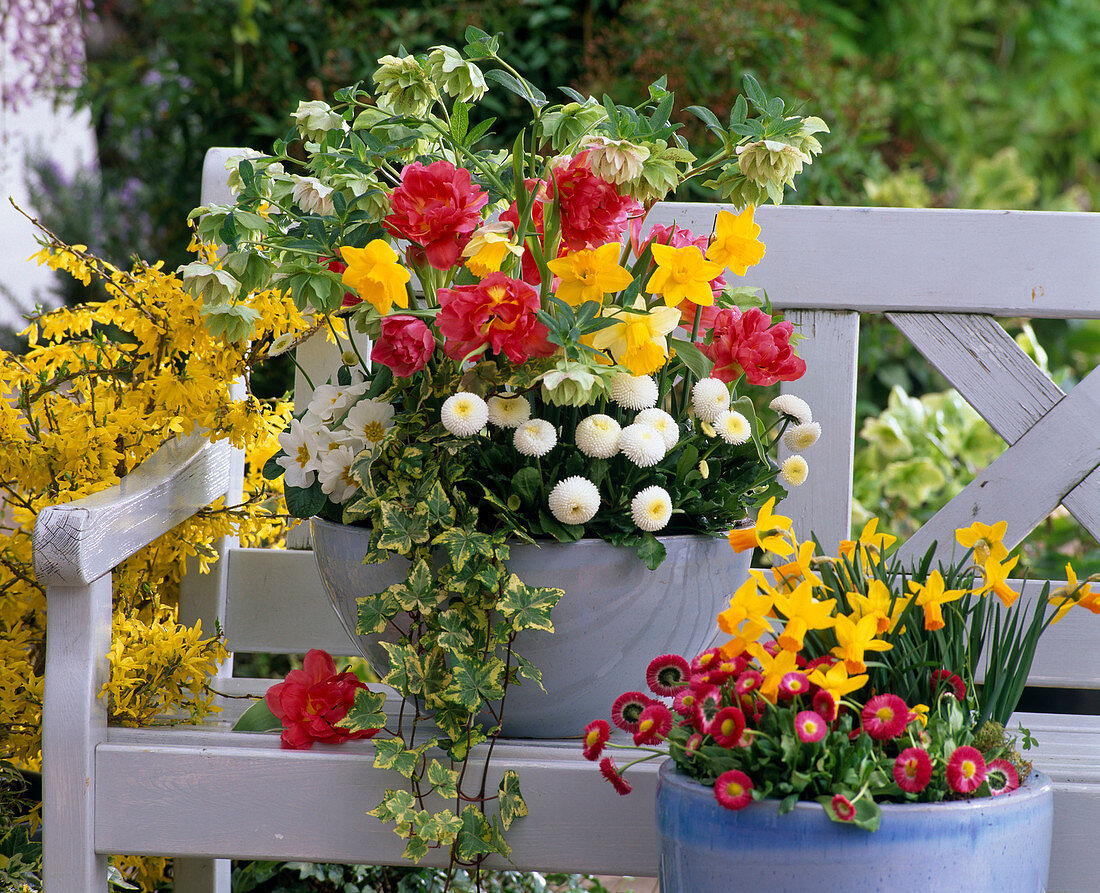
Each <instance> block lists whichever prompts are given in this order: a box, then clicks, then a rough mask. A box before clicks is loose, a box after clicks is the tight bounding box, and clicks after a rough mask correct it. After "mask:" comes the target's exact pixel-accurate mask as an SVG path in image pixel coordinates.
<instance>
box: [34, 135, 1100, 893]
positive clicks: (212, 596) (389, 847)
mask: <svg viewBox="0 0 1100 893" xmlns="http://www.w3.org/2000/svg"><path fill="white" fill-rule="evenodd" d="M228 153H229V150H212V152H211V153H210V154H209V156H208V158H207V168H206V172H205V177H204V201H211V200H218V199H219V198H221V197H223V196H224V192H225V190H224V162H225V159H226V157H227V155H228ZM713 215H714V207H713V206H706V205H668V206H665V207H663V208H660V209H658V211H656V212H655V213H654V214H653V215H652V216H653V217H654V220H655V222H663V223H667V222H669V221H670V220H671V219H673V218H675V219H676V220H677V222H678V223H680V224H681V225H684V226H688V227H690V228H692V229H694V230H695V231H696V232H703V231H708V230H709V228H710V225H711V221H712V220H713ZM757 219H758V221H759V222H760V224H761V225H762V227H763V233H762V237H763V239H764V240H765V242H766V244H767V256H766V258H765V259H764V261H763V262H762V263H761V264H760V265H759V267H757V268H756V269H754V270H753V271H752V273H751V275H750V276H749V277H747V279H746V282H747V283H748V284H759V285H762V286H764V287H766V288H767V291H768V295H769V297H770V298H771V300H772V301H773V303H774V304H775V306H776V307H779V308H782V309H783V310H785V311H786V312H787V313H788V315H789V316H790V317H791V318H793V319H794V320H795V321H796V323H798V324H800V325H801V329H802V332H803V333H805V334H806V335H807V336H808V337H807V340H806V341H805V342H803V343H802V345H801V348H800V350H801V353H802V355H803V356H804V357H805V358H806V361H807V364H808V369H809V371H808V373H807V375H806V377H805V378H804V379H803V380H802V381H800V382H797V383H795V384H794V385H792V386H791V388H790V390H791V392H792V393H795V394H798V395H799V396H801V397H803V398H805V399H807V400H808V401H809V402H810V404H811V406H812V407H813V411H814V417H815V419H817V420H820V421H821V423H822V426H823V429H824V433H823V436H822V438H821V441H820V442H819V443H818V444H817V445H816V446H815V447H814V449H813V451H812V452H811V453H810V456H809V458H810V462H811V474H810V479H809V481H808V482H807V483H806V484H805V485H804V486H802V487H801V488H799V489H797V490H795V491H793V492H792V494H791V496H790V497H789V498H788V500H787V501H786V502H785V503H784V504H783V510H784V511H785V512H786V513H787V514H790V515H792V516H794V517H795V518H796V519H797V522H798V528H799V530H800V532H801V533H802V534H803V535H805V534H807V533H808V532H809V530H810V529H813V530H815V531H816V532H817V533H818V535H819V536H820V538H821V540H822V541H823V543H824V544H825V545H826V547H831V546H833V545H835V544H836V542H837V541H838V540H840V539H841V538H845V537H846V536H847V535H848V524H849V515H850V503H851V475H852V451H853V442H854V437H855V432H854V420H855V384H856V353H857V335H858V330H859V315H860V313H873V314H885V315H886V317H887V318H888V319H889V320H890V321H891V322H893V323H894V324H895V325H896V326H897V327H898V328H900V329H901V330H902V331H903V332H904V333H905V334H906V335H907V336H908V337H909V338H910V339H911V340H912V341H913V342H914V343H915V344H916V346H917V347H918V348H919V349H920V350H921V351H922V352H923V353H924V354H926V355H927V356H928V357H929V359H930V360H931V361H932V362H933V363H934V364H935V365H936V366H937V367H938V368H939V369H940V370H941V371H942V372H943V373H944V374H945V375H946V376H947V377H948V378H949V379H950V380H951V381H952V382H954V383H955V385H956V386H957V387H958V388H959V389H960V390H961V391H962V392H963V394H964V395H965V396H966V397H967V399H968V400H970V402H971V403H972V404H973V405H974V406H975V408H977V409H978V411H979V412H981V413H982V415H984V416H985V417H986V418H987V419H988V420H989V421H990V423H991V424H992V425H993V427H994V428H995V429H996V430H997V431H998V432H999V433H1001V435H1002V436H1003V437H1004V438H1005V440H1006V442H1008V443H1009V444H1010V448H1009V449H1008V450H1007V451H1006V452H1005V454H1004V455H1003V456H1001V457H1000V458H998V459H997V460H996V461H995V462H994V463H993V464H992V465H991V466H990V467H989V468H988V469H986V470H985V471H984V472H982V473H981V474H980V475H979V478H978V479H977V480H976V481H975V482H974V484H972V485H971V486H970V487H968V488H967V489H966V490H965V491H964V492H963V493H962V494H961V495H960V496H959V497H957V498H956V499H955V500H954V501H953V502H952V503H951V504H950V505H949V506H948V507H947V508H945V509H944V510H943V511H942V512H941V513H940V514H939V515H937V516H936V518H934V519H933V520H932V521H931V522H930V523H929V524H928V525H926V527H925V528H924V529H922V530H921V531H920V532H919V533H918V534H917V535H916V537H914V540H913V541H912V546H911V548H912V549H913V550H915V551H922V550H923V548H924V547H925V545H926V544H927V543H929V542H930V541H931V540H932V539H935V538H938V539H939V540H940V541H941V542H950V541H951V531H952V530H953V528H954V527H955V526H956V525H959V524H968V523H970V521H971V520H972V519H974V518H977V519H982V520H986V521H987V522H992V521H995V520H999V519H1002V518H1004V519H1006V520H1007V521H1008V522H1009V539H1011V540H1012V541H1013V542H1016V541H1018V540H1020V539H1022V538H1023V537H1024V536H1026V535H1027V533H1028V532H1029V531H1030V530H1031V529H1032V528H1033V527H1034V526H1035V525H1036V524H1037V523H1039V522H1040V521H1041V520H1042V519H1043V518H1044V517H1046V515H1047V514H1048V513H1049V511H1050V510H1052V509H1053V508H1055V507H1056V506H1057V505H1058V504H1059V503H1062V504H1064V505H1065V506H1066V507H1067V508H1068V509H1069V510H1070V511H1071V512H1073V513H1074V515H1076V516H1077V517H1078V518H1079V519H1080V520H1081V521H1082V523H1083V524H1084V525H1085V526H1086V528H1088V529H1089V530H1090V531H1092V532H1093V534H1094V535H1097V534H1100V498H1098V497H1100V491H1098V484H1100V472H1096V471H1095V469H1096V468H1097V466H1098V465H1100V433H1098V432H1100V373H1098V372H1092V373H1091V374H1089V375H1088V376H1087V377H1085V378H1084V379H1083V381H1082V382H1081V384H1079V385H1078V386H1077V387H1076V388H1075V389H1074V390H1073V392H1072V393H1071V394H1070V395H1068V396H1065V395H1063V394H1062V393H1061V391H1059V390H1058V388H1057V387H1056V386H1055V385H1054V384H1053V383H1051V382H1050V381H1049V380H1047V379H1046V378H1045V376H1043V375H1042V374H1041V373H1040V372H1039V370H1038V369H1037V368H1036V367H1035V365H1034V364H1033V363H1031V361H1030V360H1028V359H1027V357H1026V356H1025V355H1024V354H1023V352H1022V351H1020V350H1019V348H1017V347H1016V345H1015V343H1014V342H1013V341H1012V339H1011V338H1009V337H1008V336H1007V335H1005V334H1004V332H1003V330H1002V329H1001V328H1000V327H999V326H998V325H997V324H996V322H994V320H993V318H992V317H993V316H1001V317H1006V316H1028V317H1040V316H1043V317H1067V318H1086V317H1096V316H1100V216H1094V215H1087V214H1047V213H1036V212H986V211H973V212H970V211H923V210H896V209H866V208H824V207H783V208H773V207H766V208H761V209H760V210H759V212H758V216H757ZM1083 371H1085V370H1082V372H1083ZM239 464H240V460H239V457H236V456H234V454H233V453H232V451H231V450H230V449H228V448H227V447H226V446H225V445H221V444H219V445H210V444H207V443H204V442H201V441H197V440H196V441H188V442H185V443H182V444H170V445H168V446H165V447H164V448H162V449H161V451H160V452H159V453H158V454H157V455H156V456H155V457H154V458H153V459H152V460H150V461H149V462H147V463H146V464H145V465H144V466H142V468H140V469H139V470H138V471H136V472H134V473H132V474H130V475H129V476H128V477H127V478H125V479H124V480H123V481H122V482H121V483H120V484H119V485H118V486H115V487H112V488H110V489H108V490H105V491H103V492H101V493H99V494H97V495H95V496H93V497H90V498H87V499H83V500H80V501H78V502H74V503H70V504H68V505H63V506H58V507H55V508H51V509H48V510H46V511H44V512H42V513H41V515H40V516H39V519H38V525H37V528H36V532H35V570H36V573H37V574H38V577H39V579H40V580H41V581H43V582H44V583H46V584H47V586H48V596H47V597H48V602H49V614H48V616H49V626H48V651H47V660H46V694H45V720H44V744H43V752H44V764H45V847H46V867H45V871H46V875H45V880H46V890H47V893H91V891H103V890H104V889H105V885H106V881H105V878H106V866H105V858H106V857H105V854H108V853H133V854H161V855H173V856H176V857H178V861H177V890H178V891H179V893H192V891H198V890H208V891H209V890H214V889H217V890H219V891H221V893H224V891H228V883H227V877H228V863H227V862H224V861H218V862H215V861H213V860H214V859H219V860H224V859H228V858H262V859H288V860H289V859H293V860H312V861H345V862H374V863H399V862H400V861H401V860H400V853H401V850H402V844H401V841H400V840H399V839H398V838H397V837H396V836H395V835H394V834H393V832H392V831H391V830H390V829H389V828H387V827H383V826H381V825H380V824H376V823H375V822H374V821H373V820H372V819H370V818H369V817H367V816H366V815H365V813H366V811H367V810H368V809H371V808H373V807H374V806H375V805H376V804H377V803H378V801H379V799H380V797H381V794H382V791H383V789H384V787H385V786H386V785H387V784H390V785H392V784H393V781H392V780H391V779H390V778H388V777H387V775H386V773H383V772H381V771H380V770H376V769H374V768H372V745H371V744H370V743H369V742H356V743H352V744H348V745H342V746H339V747H327V746H316V747H314V749H313V750H311V751H305V752H297V751H283V750H281V749H280V747H279V740H278V737H277V736H273V735H258V734H245V733H231V732H230V731H229V725H230V721H231V719H232V717H233V714H234V712H235V711H236V712H239V710H240V707H239V706H236V707H234V705H235V704H237V705H239V703H240V702H230V703H229V705H228V707H229V709H228V710H227V714H226V716H225V719H223V721H221V722H217V723H210V724H207V725H204V726H200V727H194V726H180V727H170V728H163V727H162V728H152V729H122V728H112V727H108V726H107V724H106V720H105V710H104V705H103V703H102V702H101V701H100V700H98V699H97V693H98V692H99V690H100V688H101V686H102V684H103V682H104V679H105V676H106V673H107V662H106V659H105V655H106V653H107V651H108V638H109V635H110V611H111V570H112V568H114V567H115V566H116V565H118V564H119V563H120V562H121V561H122V560H123V559H124V558H125V557H126V556H128V555H130V554H132V553H133V552H135V551H136V550H137V549H139V548H141V547H142V546H144V545H145V544H147V543H148V542H150V541H151V540H153V539H154V538H155V537H157V536H158V535H160V534H161V533H162V532H164V531H166V530H168V529H170V528H171V527H172V526H173V525H175V524H177V523H179V522H180V521H181V520H182V519H184V518H185V517H187V516H189V515H190V514H191V513H193V512H195V511H197V510H198V509H200V508H201V507H203V506H205V505H207V504H209V503H210V502H211V501H213V500H214V499H215V498H216V497H218V496H219V495H221V494H225V493H234V492H239V489H240V467H239ZM185 584H186V585H185V587H184V592H183V595H182V601H181V611H182V617H183V619H185V620H189V621H190V620H193V619H194V618H196V617H202V618H203V619H204V628H207V629H210V628H212V627H213V620H214V618H215V617H217V618H219V619H220V621H221V623H222V625H223V626H224V628H225V630H226V634H227V637H228V645H229V647H230V648H231V649H232V650H235V651H241V652H248V651H265V652H291V653H294V652H302V651H305V650H306V649H308V648H310V647H324V648H326V649H328V650H329V651H331V652H333V653H349V652H350V651H351V648H352V646H351V643H350V642H349V641H348V639H347V637H346V635H345V633H344V632H343V630H342V628H341V627H340V625H339V623H338V622H337V621H336V619H335V617H334V616H333V617H330V616H327V615H325V614H324V613H323V612H319V611H318V609H317V606H318V605H319V604H321V599H320V598H314V597H313V596H312V595H311V596H308V597H303V595H302V594H303V593H305V592H308V591H310V590H317V589H318V588H319V582H318V580H317V576H316V571H315V570H314V567H313V560H312V556H311V555H310V553H309V552H304V551H303V552H289V551H276V550H252V549H241V548H237V547H236V546H235V545H234V544H232V543H227V544H226V545H225V548H224V555H223V559H222V561H220V562H219V564H218V566H217V569H216V570H215V571H214V572H213V573H212V574H211V575H209V576H207V577H199V576H198V575H191V576H189V577H188V579H187V580H186V581H185ZM1025 597H1026V595H1025ZM1075 613H1076V612H1071V614H1070V615H1069V617H1068V618H1067V619H1066V620H1065V621H1064V622H1063V623H1062V624H1060V625H1059V626H1057V627H1054V628H1053V630H1052V631H1051V633H1050V634H1049V635H1048V636H1047V638H1046V641H1045V644H1044V646H1043V648H1042V649H1041V652H1040V654H1039V655H1038V657H1037V659H1036V662H1035V667H1034V672H1033V674H1032V682H1033V683H1034V684H1035V685H1039V686H1056V687H1068V688H1086V689H1091V688H1098V687H1100V648H1097V647H1096V646H1097V643H1098V642H1100V626H1097V625H1096V624H1097V623H1100V620H1095V621H1094V620H1093V619H1092V618H1091V616H1090V615H1089V616H1085V617H1077V616H1075ZM266 684H269V683H268V682H266V681H253V680H239V679H222V680H220V681H219V687H221V688H223V689H226V690H227V691H230V693H232V692H236V691H248V690H253V691H259V690H262V687H263V686H264V685H266ZM629 684H630V681H629V680H623V686H624V688H626V687H629ZM1020 719H1021V720H1022V721H1023V722H1024V724H1025V725H1026V726H1028V727H1029V728H1030V729H1031V730H1032V732H1033V733H1034V734H1035V736H1036V737H1038V738H1039V739H1040V747H1039V750H1038V756H1037V757H1036V758H1035V759H1036V762H1037V764H1038V765H1039V766H1040V767H1042V768H1043V769H1045V770H1046V771H1047V772H1049V773H1050V774H1051V775H1052V776H1053V777H1054V779H1055V781H1056V795H1055V820H1054V855H1053V860H1052V868H1051V879H1050V883H1051V889H1052V890H1062V891H1085V890H1095V889H1097V887H1098V885H1100V880H1098V879H1100V850H1098V849H1097V848H1096V847H1095V846H1094V844H1093V839H1092V837H1093V829H1095V827H1096V826H1097V824H1098V822H1100V719H1098V718H1097V717H1092V716H1075V715H1063V716H1059V715H1056V714H1028V715H1022V716H1021V717H1020ZM578 731H579V730H578ZM494 763H495V765H496V766H497V767H498V771H502V770H503V768H504V767H508V766H511V767H515V768H518V769H519V770H520V777H521V779H522V784H523V791H524V794H525V796H526V798H527V801H528V803H529V805H530V815H529V816H528V817H527V818H525V819H523V820H522V821H520V822H518V823H517V824H516V825H515V826H514V828H513V831H512V833H511V836H510V840H511V842H512V844H513V846H514V852H513V858H514V861H515V864H516V865H518V866H520V867H523V868H532V869H556V870H569V871H590V872H596V873H603V874H632V875H638V876H646V875H649V876H652V875H655V874H656V870H657V860H656V846H655V840H654V828H653V793H654V788H655V783H656V778H655V767H654V766H653V765H652V764H649V765H648V767H642V771H640V772H637V773H635V774H634V776H633V779H632V780H633V782H634V784H635V793H634V794H632V795H631V796H630V797H629V798H619V797H618V796H617V795H616V794H615V793H614V792H613V791H612V790H611V788H610V786H608V785H606V784H605V783H603V781H602V780H601V779H600V778H599V776H598V773H597V772H596V771H595V769H594V767H593V765H592V764H591V763H588V762H586V761H585V760H583V759H581V756H580V748H579V746H578V744H577V742H575V741H569V742H559V741H546V742H519V741H517V742H507V743H505V744H504V745H503V746H499V745H498V747H497V749H496V753H495V758H494ZM429 861H430V860H429ZM496 864H498V865H499V864H500V863H499V862H497V863H496Z"/></svg>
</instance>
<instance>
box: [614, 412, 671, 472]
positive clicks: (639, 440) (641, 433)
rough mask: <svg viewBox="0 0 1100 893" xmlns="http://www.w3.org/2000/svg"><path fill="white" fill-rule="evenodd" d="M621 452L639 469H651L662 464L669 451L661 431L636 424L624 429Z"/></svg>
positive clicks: (620, 439) (620, 436) (620, 444)
mask: <svg viewBox="0 0 1100 893" xmlns="http://www.w3.org/2000/svg"><path fill="white" fill-rule="evenodd" d="M619 452H621V453H622V454H623V455H624V456H626V458H628V459H629V460H630V461H631V462H633V463H634V464H635V465H637V466H638V467H639V468H649V467H650V466H651V465H656V464H657V463H658V462H660V461H661V460H662V459H663V458H664V457H665V453H666V452H667V450H666V449H665V439H664V437H662V436H661V432H660V431H658V430H657V429H656V428H653V427H651V426H650V425H640V424H638V423H637V422H635V423H634V424H633V425H627V426H626V427H625V428H623V433H622V434H621V435H619Z"/></svg>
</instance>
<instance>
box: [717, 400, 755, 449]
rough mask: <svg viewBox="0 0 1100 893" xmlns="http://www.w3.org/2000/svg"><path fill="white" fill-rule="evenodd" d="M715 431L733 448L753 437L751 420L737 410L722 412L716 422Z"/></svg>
mask: <svg viewBox="0 0 1100 893" xmlns="http://www.w3.org/2000/svg"><path fill="white" fill-rule="evenodd" d="M714 430H715V431H716V432H717V433H718V436H719V437H721V438H722V440H724V441H725V442H726V443H728V444H731V445H733V446H738V445H739V444H742V443H745V442H746V441H748V440H749V438H751V437H752V426H751V425H750V424H749V420H748V419H746V418H745V417H744V416H743V415H741V413H739V412H737V411H736V410H734V411H731V410H728V409H727V410H726V411H725V412H720V413H719V414H718V417H717V418H716V419H715V420H714Z"/></svg>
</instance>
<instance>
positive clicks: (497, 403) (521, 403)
mask: <svg viewBox="0 0 1100 893" xmlns="http://www.w3.org/2000/svg"><path fill="white" fill-rule="evenodd" d="M529 418H531V404H530V403H528V402H527V398H526V397H490V398H489V424H490V425H495V426H496V427H498V428H518V427H519V426H520V425H522V424H523V423H524V422H526V421H527V420H528V419H529Z"/></svg>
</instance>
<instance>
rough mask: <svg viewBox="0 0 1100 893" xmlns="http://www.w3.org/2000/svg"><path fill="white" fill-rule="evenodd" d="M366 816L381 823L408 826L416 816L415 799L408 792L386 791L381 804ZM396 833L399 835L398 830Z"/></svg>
mask: <svg viewBox="0 0 1100 893" xmlns="http://www.w3.org/2000/svg"><path fill="white" fill-rule="evenodd" d="M367 815H373V816H377V817H378V818H379V819H381V820H382V821H383V822H396V823H397V824H398V825H402V824H408V823H409V822H411V821H412V820H413V818H415V816H416V799H415V798H414V797H413V795H412V793H411V792H409V791H404V790H402V791H390V790H387V791H386V794H385V796H384V797H383V798H382V802H381V803H379V804H378V805H377V806H376V807H375V808H374V809H372V810H371V811H370V812H368V813H367ZM398 833H399V834H400V830H398ZM402 836H404V835H402Z"/></svg>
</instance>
